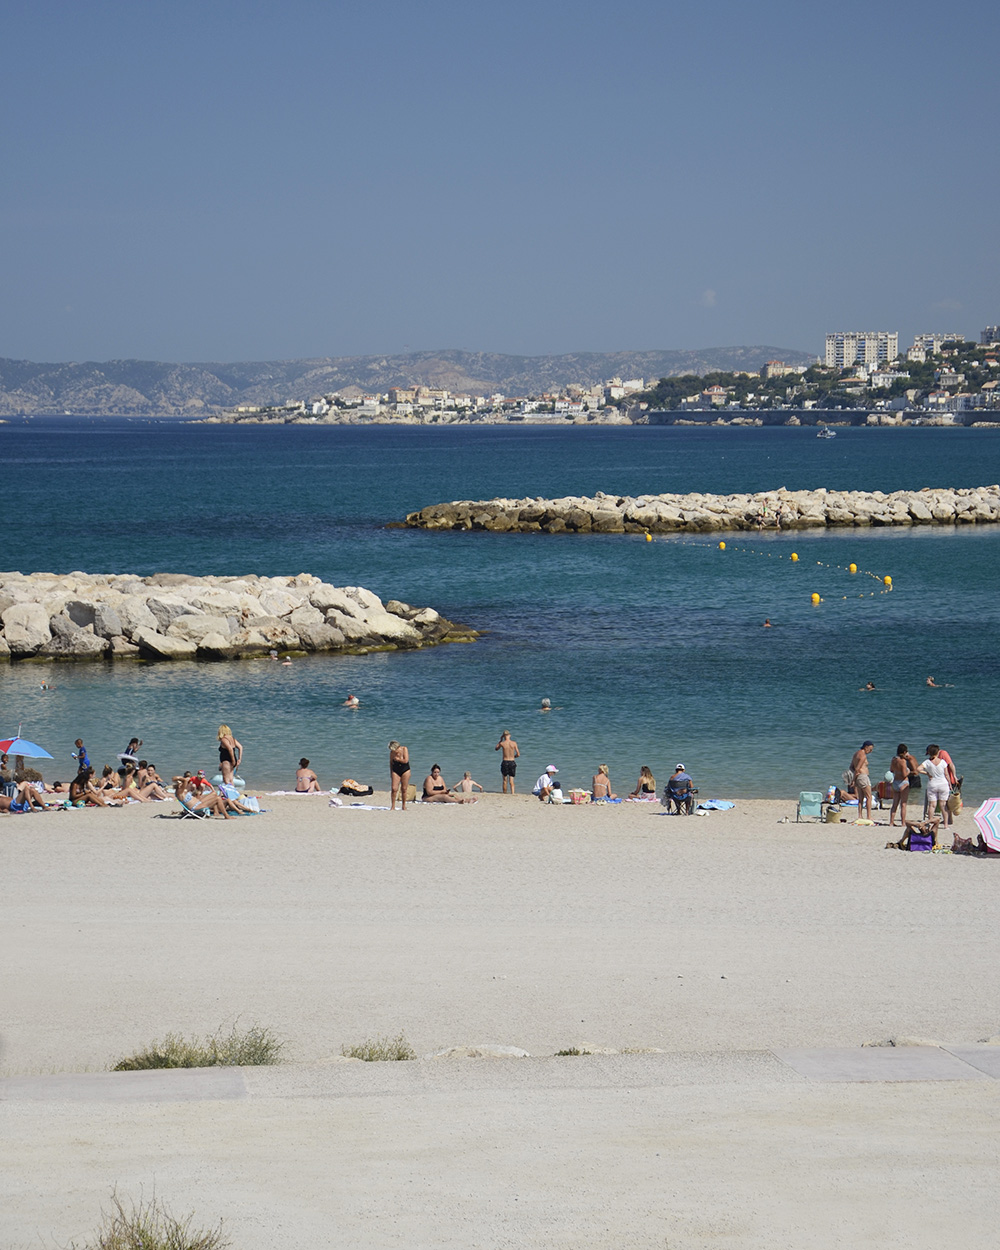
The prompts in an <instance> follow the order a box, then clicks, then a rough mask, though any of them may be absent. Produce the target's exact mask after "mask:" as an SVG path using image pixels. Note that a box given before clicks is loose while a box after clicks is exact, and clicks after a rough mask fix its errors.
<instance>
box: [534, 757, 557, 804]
mask: <svg viewBox="0 0 1000 1250" xmlns="http://www.w3.org/2000/svg"><path fill="white" fill-rule="evenodd" d="M558 771H559V769H558V768H556V766H555V764H550V765H549V766H548V768H546V770H545V772H544V773H542V775H541V776H540V777H539V778H538V780H537V781H536V782H535V784H534V786H533V788H532V791H531V793H532V794H533V795H535V797H536V798H538V799H541V801H542V802H543V803H545V802H546V801H547V800H548V797H549V795H550V794H551V793H552V786H553V781H552V779H553V777H554V776H555V775H556V773H557V772H558Z"/></svg>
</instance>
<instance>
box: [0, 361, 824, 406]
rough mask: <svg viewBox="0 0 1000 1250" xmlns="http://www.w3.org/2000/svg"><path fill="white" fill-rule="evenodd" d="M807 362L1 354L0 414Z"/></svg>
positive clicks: (535, 390)
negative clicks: (78, 358)
mask: <svg viewBox="0 0 1000 1250" xmlns="http://www.w3.org/2000/svg"><path fill="white" fill-rule="evenodd" d="M773 359H779V360H783V361H785V362H786V363H787V364H806V363H809V362H810V361H812V360H814V359H815V357H813V356H811V355H809V354H808V353H805V352H801V351H795V350H792V349H791V348H782V347H767V346H755V347H711V348H704V349H700V350H694V351H645V352H574V353H570V354H566V355H561V356H510V355H503V354H500V353H496V352H466V351H438V352H432V351H427V352H409V353H406V354H403V355H395V356H341V357H323V358H317V359H311V360H283V361H248V362H236V363H230V364H215V363H195V364H171V363H166V362H162V361H149V360H108V361H84V362H69V363H62V364H58V363H57V364H45V363H35V362H33V361H28V360H11V359H5V358H0V416H52V415H61V414H63V413H72V414H74V415H84V416H189V417H202V416H208V415H211V414H212V413H216V412H220V411H222V410H223V409H226V408H232V407H235V406H237V405H242V404H250V405H259V406H265V405H270V404H283V403H286V402H288V401H289V400H292V401H296V402H298V401H299V400H308V399H312V398H315V397H317V396H320V395H325V394H330V393H332V392H334V391H339V390H343V389H344V388H346V387H350V386H355V387H359V388H361V389H362V390H365V391H380V392H381V391H385V390H387V389H388V388H389V387H390V386H418V385H419V386H431V387H438V388H442V389H445V390H450V391H453V392H456V393H464V392H468V393H471V394H492V393H494V392H496V391H500V392H502V393H503V394H505V395H526V394H540V393H542V392H544V391H550V390H557V389H560V388H561V387H564V386H567V385H570V384H571V383H579V384H580V385H583V386H592V385H594V384H596V383H598V382H602V381H604V380H606V379H608V378H611V377H621V378H636V377H641V378H645V379H647V380H649V379H658V378H660V377H670V376H676V375H678V374H682V373H699V374H701V373H707V372H710V371H712V370H720V369H721V370H741V369H743V370H751V371H754V370H757V369H759V368H760V366H761V365H762V364H764V362H765V361H767V360H773Z"/></svg>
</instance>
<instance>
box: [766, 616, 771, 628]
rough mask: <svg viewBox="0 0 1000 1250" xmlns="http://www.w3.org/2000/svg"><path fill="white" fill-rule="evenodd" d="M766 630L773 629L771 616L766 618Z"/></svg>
mask: <svg viewBox="0 0 1000 1250" xmlns="http://www.w3.org/2000/svg"><path fill="white" fill-rule="evenodd" d="M764 628H765V629H770V628H771V618H770V617H769V616H768V617H765V618H764Z"/></svg>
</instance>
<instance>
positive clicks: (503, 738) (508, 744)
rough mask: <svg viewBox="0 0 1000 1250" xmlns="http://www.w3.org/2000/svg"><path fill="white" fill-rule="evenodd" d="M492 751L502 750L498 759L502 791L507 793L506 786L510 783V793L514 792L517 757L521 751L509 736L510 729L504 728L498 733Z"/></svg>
mask: <svg viewBox="0 0 1000 1250" xmlns="http://www.w3.org/2000/svg"><path fill="white" fill-rule="evenodd" d="M493 750H494V751H502V752H503V757H502V759H501V760H500V776H501V777H502V778H503V791H502V792H503V793H504V794H506V793H507V786H508V784H509V785H510V793H511V794H513V793H514V775H515V773H516V772H517V763H516V761H517V757H518V756H519V755H520V754H521V752H520V751H519V750H518V749H517V743H516V742H515V741H514V739H513V738H512V737H511V736H510V730H509V729H505V730H504V731H503V733H502V734H501V735H500V741H499V742H498V743H497V744H496V746H495V747H494V748H493Z"/></svg>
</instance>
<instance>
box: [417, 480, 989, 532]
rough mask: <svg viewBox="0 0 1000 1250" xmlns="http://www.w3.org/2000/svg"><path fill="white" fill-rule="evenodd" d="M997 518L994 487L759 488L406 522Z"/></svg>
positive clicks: (707, 525)
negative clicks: (736, 492)
mask: <svg viewBox="0 0 1000 1250" xmlns="http://www.w3.org/2000/svg"><path fill="white" fill-rule="evenodd" d="M998 521H1000V486H976V487H962V488H956V489H947V488H936V487H929V486H925V487H923V488H922V489H921V490H915V491H911V490H899V491H893V492H892V493H891V494H886V493H884V492H883V491H878V490H877V491H840V490H827V489H825V488H820V489H817V490H787V489H786V488H785V487H781V488H779V489H778V490H772V491H762V492H758V493H757V494H746V495H702V494H689V495H670V494H664V495H638V496H630V495H608V494H605V493H604V492H603V491H598V492H597V494H596V495H593V496H578V495H568V496H565V497H564V498H561V499H540V498H537V499H487V500H478V501H475V500H456V501H454V502H452V503H438V504H432V505H430V506H429V507H427V508H421V509H420V511H419V512H411V513H409V515H408V516H407V518H406V521H405V523H404V524H405V525H407V526H411V527H413V528H416V529H428V530H489V531H492V532H494V533H507V532H516V533H533V532H538V531H544V532H545V533H548V534H561V533H578V534H623V533H625V534H627V533H645V532H651V533H667V532H672V531H676V530H693V531H696V532H706V531H715V530H763V529H772V530H774V529H779V530H780V529H789V530H794V529H819V528H824V527H829V526H866V525H979V524H989V523H996V522H998Z"/></svg>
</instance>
